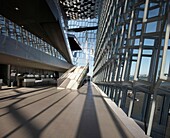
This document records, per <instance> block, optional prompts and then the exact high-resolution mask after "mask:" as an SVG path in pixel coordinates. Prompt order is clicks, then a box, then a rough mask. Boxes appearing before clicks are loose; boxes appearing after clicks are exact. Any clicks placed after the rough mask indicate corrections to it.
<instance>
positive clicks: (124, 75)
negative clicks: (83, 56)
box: [93, 0, 170, 137]
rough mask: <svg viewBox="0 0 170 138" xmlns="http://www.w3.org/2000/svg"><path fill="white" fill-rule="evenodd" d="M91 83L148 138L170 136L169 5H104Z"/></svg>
mask: <svg viewBox="0 0 170 138" xmlns="http://www.w3.org/2000/svg"><path fill="white" fill-rule="evenodd" d="M101 9H102V10H101V14H100V18H99V26H98V33H97V42H96V43H97V45H96V51H95V61H94V75H93V81H94V82H95V83H96V84H97V85H98V86H99V87H100V88H101V89H102V90H103V91H104V92H105V93H106V94H107V95H108V96H109V97H110V98H111V99H112V100H113V101H114V102H115V103H116V104H117V106H118V107H120V108H122V110H123V111H124V112H125V113H127V115H128V116H129V117H132V118H134V119H136V120H137V121H136V122H137V123H138V124H139V125H140V126H142V128H143V130H144V131H145V133H146V134H147V135H151V136H153V137H169V136H170V135H169V129H170V127H169V124H170V97H169V96H170V91H169V87H170V82H169V81H170V53H169V52H170V1H169V0H143V1H141V0H121V1H120V0H105V1H103V4H102V8H101Z"/></svg>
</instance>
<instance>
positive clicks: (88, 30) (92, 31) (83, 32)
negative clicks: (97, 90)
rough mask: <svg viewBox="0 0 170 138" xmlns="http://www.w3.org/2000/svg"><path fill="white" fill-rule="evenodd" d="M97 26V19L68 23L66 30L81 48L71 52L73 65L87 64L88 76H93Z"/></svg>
mask: <svg viewBox="0 0 170 138" xmlns="http://www.w3.org/2000/svg"><path fill="white" fill-rule="evenodd" d="M97 24H98V19H97V18H93V19H82V20H69V21H68V30H70V31H69V32H68V33H70V34H73V35H75V36H76V38H77V40H78V42H79V43H80V47H81V50H78V51H73V64H74V65H76V66H85V65H87V64H88V63H89V75H90V76H92V74H93V64H94V51H95V46H96V33H97ZM76 29H80V31H79V30H76Z"/></svg>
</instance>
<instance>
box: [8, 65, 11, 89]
mask: <svg viewBox="0 0 170 138" xmlns="http://www.w3.org/2000/svg"><path fill="white" fill-rule="evenodd" d="M7 68H8V69H7V85H8V87H10V86H11V65H8V67H7Z"/></svg>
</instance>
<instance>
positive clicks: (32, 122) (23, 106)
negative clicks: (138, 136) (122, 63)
mask: <svg viewBox="0 0 170 138" xmlns="http://www.w3.org/2000/svg"><path fill="white" fill-rule="evenodd" d="M0 137H11V138H27V137H28V138H32V137H35V138H38V137H42V138H49V137H53V138H119V137H122V138H127V137H129V138H131V137H133V136H132V135H131V133H130V132H129V131H128V130H127V129H126V128H125V127H124V126H123V125H121V123H120V122H119V121H118V119H116V117H115V116H114V114H113V112H112V111H111V110H110V109H109V108H108V106H107V105H106V103H105V102H104V100H103V98H102V96H101V95H100V93H99V92H98V91H97V89H96V88H95V87H94V86H93V84H91V83H89V84H85V85H84V86H83V87H82V88H80V89H79V90H78V91H76V90H75V91H73V90H66V89H60V88H57V87H43V88H42V87H41V88H40V87H39V88H15V89H5V90H1V91H0Z"/></svg>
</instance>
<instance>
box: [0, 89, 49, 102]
mask: <svg viewBox="0 0 170 138" xmlns="http://www.w3.org/2000/svg"><path fill="white" fill-rule="evenodd" d="M49 88H50V87H45V88H42V89H37V90H33V91H29V92H25V93H22V92H21V91H19V90H16V89H13V91H15V92H17V93H18V94H16V95H11V96H7V97H2V98H0V101H1V100H9V99H14V98H17V97H19V96H21V95H25V94H28V93H36V92H38V91H41V90H45V89H49Z"/></svg>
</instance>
